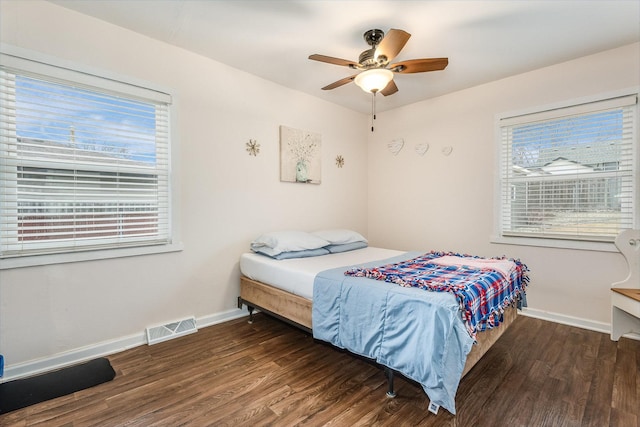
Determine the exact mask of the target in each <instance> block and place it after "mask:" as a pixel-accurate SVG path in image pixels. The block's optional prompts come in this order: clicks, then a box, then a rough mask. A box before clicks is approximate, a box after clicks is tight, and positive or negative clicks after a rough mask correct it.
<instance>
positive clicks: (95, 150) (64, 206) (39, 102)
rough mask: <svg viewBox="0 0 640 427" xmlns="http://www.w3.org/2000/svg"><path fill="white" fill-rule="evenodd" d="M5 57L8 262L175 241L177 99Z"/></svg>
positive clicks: (0, 245) (2, 224)
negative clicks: (173, 129)
mask: <svg viewBox="0 0 640 427" xmlns="http://www.w3.org/2000/svg"><path fill="white" fill-rule="evenodd" d="M1 59H2V62H1V66H0V258H12V257H22V256H28V255H40V254H52V253H68V252H78V251H87V250H95V249H111V248H123V247H135V246H143V245H162V244H167V243H170V242H171V228H170V220H169V219H170V203H169V198H170V194H169V187H170V185H169V101H170V98H169V96H168V95H166V94H163V93H160V92H156V91H153V90H150V89H145V88H141V87H139V86H133V85H129V84H126V83H122V82H118V81H114V80H111V79H106V78H101V77H97V76H95V75H89V74H84V73H80V72H76V71H72V70H68V69H63V68H57V67H54V66H51V65H47V64H42V63H38V62H32V61H29V60H25V59H22V58H18V57H13V56H10V55H4V54H3V55H2V56H1Z"/></svg>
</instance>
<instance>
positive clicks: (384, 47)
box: [376, 28, 411, 63]
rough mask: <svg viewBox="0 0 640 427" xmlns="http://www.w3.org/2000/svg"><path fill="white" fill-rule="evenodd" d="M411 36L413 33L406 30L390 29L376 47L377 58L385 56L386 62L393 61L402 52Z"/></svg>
mask: <svg viewBox="0 0 640 427" xmlns="http://www.w3.org/2000/svg"><path fill="white" fill-rule="evenodd" d="M410 37H411V34H409V33H407V32H406V31H403V30H396V29H393V28H392V29H390V30H389V31H388V32H387V34H386V35H385V36H384V38H383V39H382V41H381V42H380V44H379V45H378V46H377V47H376V59H377V58H380V57H382V56H384V57H386V60H385V61H384V63H387V62H389V61H391V60H392V59H393V58H395V57H396V56H397V55H398V54H399V53H400V51H401V50H402V48H403V47H404V45H405V44H406V43H407V41H408V40H409V38H410Z"/></svg>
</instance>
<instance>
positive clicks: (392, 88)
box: [380, 80, 398, 96]
mask: <svg viewBox="0 0 640 427" xmlns="http://www.w3.org/2000/svg"><path fill="white" fill-rule="evenodd" d="M397 91H398V86H396V83H395V82H394V81H393V80H391V81H390V82H389V84H388V85H387V86H386V87H385V88H384V89H382V90H381V91H380V93H381V94H383V95H384V96H389V95H393V94H394V93H396V92H397Z"/></svg>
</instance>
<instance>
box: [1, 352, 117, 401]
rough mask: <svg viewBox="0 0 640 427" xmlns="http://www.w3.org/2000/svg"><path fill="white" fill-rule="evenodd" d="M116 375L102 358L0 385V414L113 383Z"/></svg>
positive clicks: (107, 361)
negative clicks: (108, 382)
mask: <svg viewBox="0 0 640 427" xmlns="http://www.w3.org/2000/svg"><path fill="white" fill-rule="evenodd" d="M115 376H116V373H115V371H114V370H113V368H112V367H111V363H109V360H108V359H106V358H104V357H102V358H99V359H94V360H91V361H89V362H86V363H82V364H79V365H74V366H69V367H68V368H63V369H60V370H57V371H54V372H49V373H46V374H41V375H36V376H33V377H29V378H23V379H18V380H13V381H8V382H6V383H2V384H0V414H5V413H7V412H11V411H15V410H16V409H20V408H25V407H27V406H30V405H34V404H36V403H40V402H44V401H45V400H49V399H55V398H56V397H60V396H64V395H67V394H71V393H75V392H76V391H80V390H84V389H85V388H89V387H93V386H95V385H98V384H102V383H105V382H107V381H111V380H112V379H113V378H114V377H115Z"/></svg>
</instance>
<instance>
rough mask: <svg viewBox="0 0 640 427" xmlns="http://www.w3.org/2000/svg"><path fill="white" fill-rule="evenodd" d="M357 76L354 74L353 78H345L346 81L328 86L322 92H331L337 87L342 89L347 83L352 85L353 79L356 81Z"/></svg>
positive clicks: (339, 81) (342, 80)
mask: <svg viewBox="0 0 640 427" xmlns="http://www.w3.org/2000/svg"><path fill="white" fill-rule="evenodd" d="M356 76H357V74H354V75H353V76H349V77H345V78H344V79H340V80H338V81H336V82H333V83H331V84H330V85H326V86H325V87H323V88H322V90H331V89H335V88H337V87H340V86H342V85H346V84H347V83H351V82H352V81H353V79H355V78H356Z"/></svg>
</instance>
